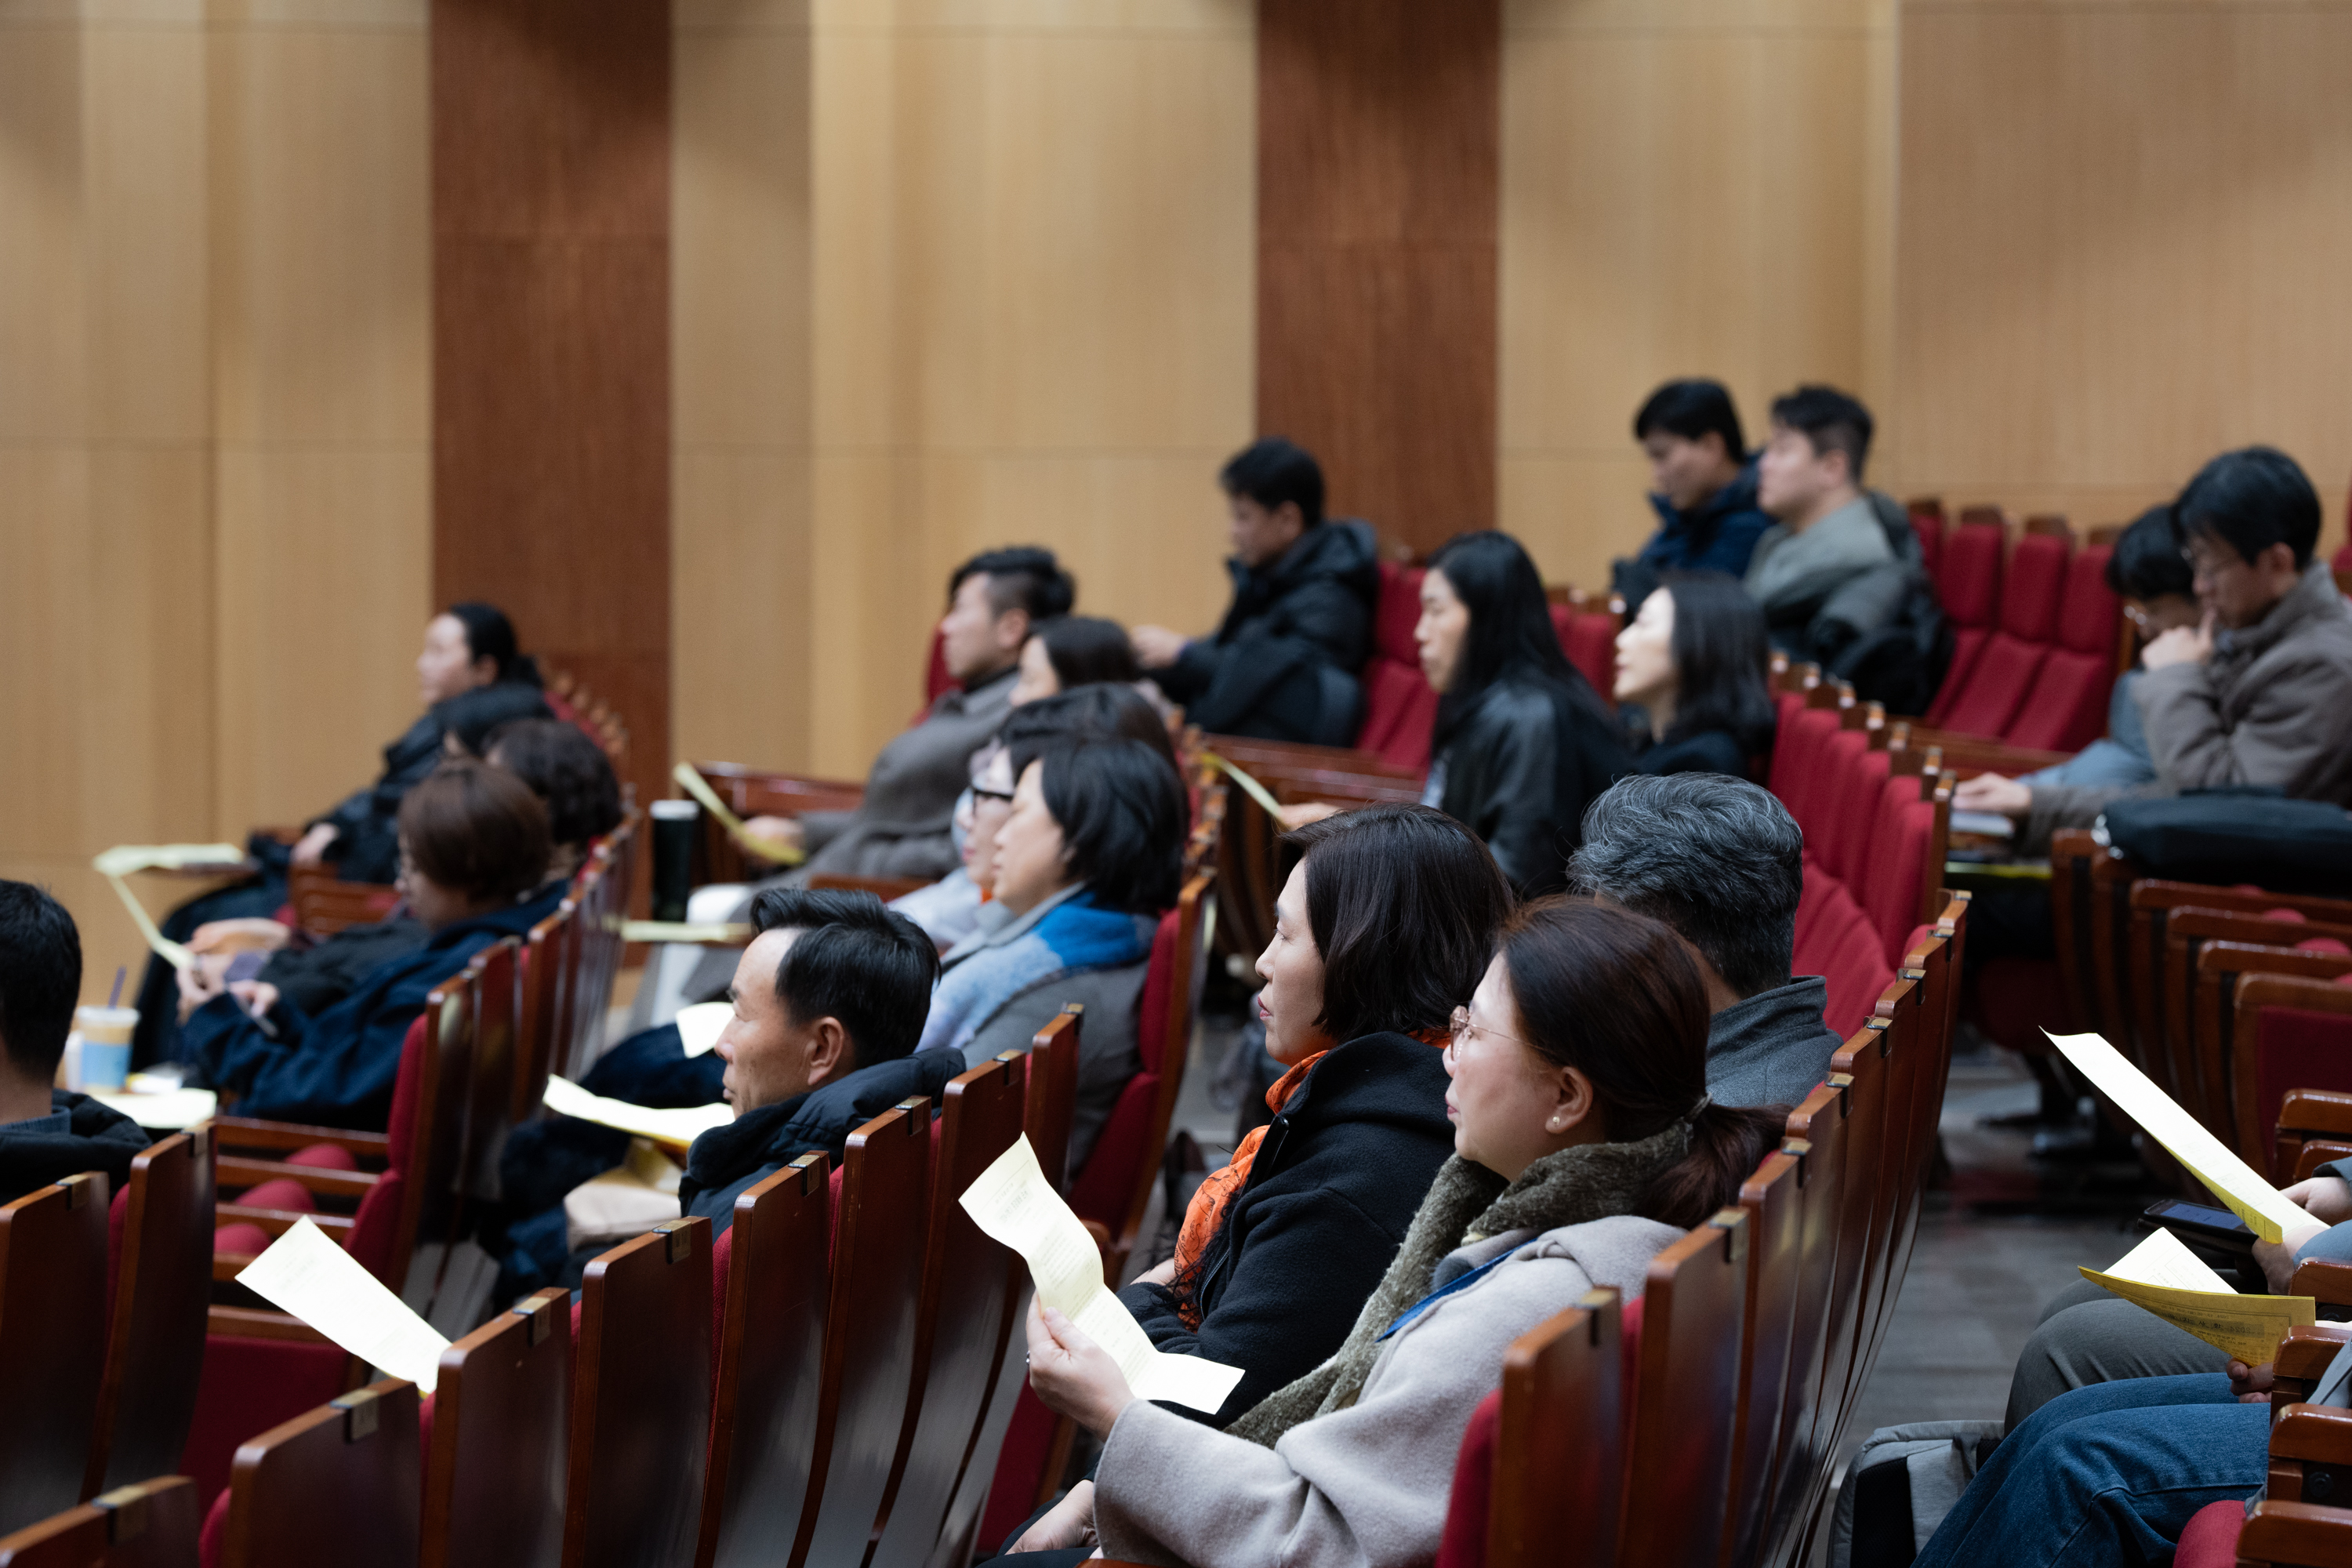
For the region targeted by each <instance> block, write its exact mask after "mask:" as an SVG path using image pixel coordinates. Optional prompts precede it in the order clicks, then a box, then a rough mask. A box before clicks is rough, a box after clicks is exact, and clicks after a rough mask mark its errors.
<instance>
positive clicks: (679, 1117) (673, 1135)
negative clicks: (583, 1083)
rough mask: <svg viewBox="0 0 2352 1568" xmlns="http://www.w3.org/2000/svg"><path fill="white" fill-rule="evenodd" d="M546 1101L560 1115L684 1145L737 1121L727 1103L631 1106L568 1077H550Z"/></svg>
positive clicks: (550, 1108) (548, 1106)
mask: <svg viewBox="0 0 2352 1568" xmlns="http://www.w3.org/2000/svg"><path fill="white" fill-rule="evenodd" d="M545 1104H546V1106H547V1109H548V1110H552V1111H553V1112H555V1113H556V1114H557V1115H558V1116H576V1117H578V1118H580V1120H581V1121H593V1122H596V1123H597V1124H599V1125H600V1126H604V1127H617V1128H619V1129H620V1130H621V1131H624V1132H634V1133H635V1134H636V1135H637V1136H638V1137H640V1138H651V1139H655V1140H656V1141H657V1142H663V1143H675V1144H677V1145H678V1146H679V1147H681V1148H683V1147H685V1146H687V1145H688V1144H690V1143H692V1142H694V1141H695V1140H696V1139H697V1138H699V1137H701V1136H702V1135H703V1134H704V1133H706V1132H708V1131H710V1130H711V1129H712V1128H714V1127H724V1126H726V1125H727V1124H728V1123H729V1122H730V1121H734V1120H735V1110H734V1108H733V1107H732V1106H730V1105H727V1104H725V1103H723V1102H722V1103H720V1104H718V1105H698V1106H693V1107H690V1108H688V1109H684V1110H669V1109H665V1108H661V1107H656V1106H651V1105H631V1104H630V1103H629V1102H628V1101H627V1100H607V1099H605V1098H604V1096H603V1095H601V1094H591V1093H589V1092H588V1091H587V1090H586V1089H583V1088H581V1087H580V1086H579V1085H578V1084H576V1083H573V1082H572V1080H571V1079H568V1078H550V1079H548V1080H547V1095H546V1099H545Z"/></svg>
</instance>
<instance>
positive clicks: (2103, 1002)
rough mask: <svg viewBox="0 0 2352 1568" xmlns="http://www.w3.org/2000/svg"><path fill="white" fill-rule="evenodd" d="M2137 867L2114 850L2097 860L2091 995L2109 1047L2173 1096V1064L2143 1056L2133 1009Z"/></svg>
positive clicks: (2093, 876) (2093, 885)
mask: <svg viewBox="0 0 2352 1568" xmlns="http://www.w3.org/2000/svg"><path fill="white" fill-rule="evenodd" d="M2136 876H2137V872H2136V870H2135V869H2134V868H2133V866H2132V863H2131V862H2130V861H2129V860H2127V859H2126V858H2124V857H2123V856H2122V855H2120V854H2117V853H2116V852H2115V851H2113V850H2110V851H2108V852H2106V853H2105V854H2102V855H2095V856H2094V857H2092V858H2091V897H2090V918H2089V921H2087V922H2086V923H2087V924H2088V925H2089V927H2090V931H2091V981H2090V985H2091V992H2092V994H2093V995H2094V996H2095V997H2096V998H2097V1001H2098V1009H2099V1011H2098V1016H2099V1017H2100V1018H2101V1019H2102V1020H2104V1022H2105V1026H2106V1027H2105V1034H2106V1037H2107V1043H2108V1044H2109V1045H2111V1046H2113V1047H2116V1049H2117V1050H2119V1051H2121V1052H2123V1053H2124V1055H2125V1056H2126V1058H2130V1060H2131V1061H2132V1064H2133V1065H2134V1066H2136V1067H2137V1068H2139V1070H2140V1071H2142V1072H2144V1073H2146V1074H2147V1076H2148V1078H2149V1079H2150V1080H2151V1081H2153V1082H2154V1083H2155V1084H2156V1086H2157V1087H2158V1089H2163V1090H2164V1091H2165V1092H2166V1093H2167V1094H2169V1093H2171V1092H2172V1089H2173V1085H2172V1083H2171V1074H2170V1072H2169V1070H2168V1065H2167V1064H2166V1063H2163V1062H2152V1061H2149V1060H2147V1058H2144V1057H2142V1056H2141V1055H2140V1054H2139V1027H2138V1021H2137V1019H2135V1018H2134V1017H2133V1016H2132V1008H2131V889H2132V882H2133V879H2134V878H2135V877H2136Z"/></svg>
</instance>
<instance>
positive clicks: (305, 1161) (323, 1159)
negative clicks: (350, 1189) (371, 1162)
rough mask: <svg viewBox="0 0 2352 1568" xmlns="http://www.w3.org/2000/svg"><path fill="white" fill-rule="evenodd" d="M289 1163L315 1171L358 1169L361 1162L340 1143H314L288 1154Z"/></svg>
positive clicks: (287, 1160)
mask: <svg viewBox="0 0 2352 1568" xmlns="http://www.w3.org/2000/svg"><path fill="white" fill-rule="evenodd" d="M285 1163H287V1164H289V1165H303V1166H307V1167H308V1168H310V1169H311V1170H313V1171H356V1170H358V1169H359V1168H360V1163H359V1161H358V1160H357V1159H355V1158H353V1157H352V1152H351V1151H350V1150H349V1149H346V1148H344V1147H343V1146H342V1145H341V1144H340V1143H313V1144H311V1145H310V1147H309V1148H307V1149H297V1150H295V1151H294V1152H292V1153H291V1154H289V1155H287V1156H286V1162H285Z"/></svg>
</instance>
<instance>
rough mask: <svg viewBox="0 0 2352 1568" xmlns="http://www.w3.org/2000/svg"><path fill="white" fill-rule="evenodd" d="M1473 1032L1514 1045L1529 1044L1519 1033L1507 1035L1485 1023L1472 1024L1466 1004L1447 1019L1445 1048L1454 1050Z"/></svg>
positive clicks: (1529, 1047) (1456, 1009) (1530, 1048)
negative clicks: (1488, 1026) (1464, 1037)
mask: <svg viewBox="0 0 2352 1568" xmlns="http://www.w3.org/2000/svg"><path fill="white" fill-rule="evenodd" d="M1473 1034H1475V1035H1491V1036H1493V1037H1495V1038H1496V1039H1498V1040H1508V1041H1510V1042H1511V1043H1512V1044H1513V1045H1517V1046H1527V1045H1528V1043H1527V1041H1525V1040H1523V1039H1520V1038H1519V1037H1518V1036H1517V1035H1507V1034H1505V1033H1503V1031H1502V1030H1500V1029H1490V1028H1487V1027H1486V1026H1485V1025H1484V1024H1476V1025H1474V1024H1472V1023H1471V1022H1470V1009H1469V1008H1468V1007H1466V1006H1465V1007H1456V1008H1455V1009H1454V1016H1453V1017H1451V1018H1449V1019H1447V1020H1446V1031H1445V1048H1446V1049H1447V1050H1452V1049H1453V1048H1454V1047H1455V1046H1457V1045H1460V1044H1461V1043H1462V1037H1463V1036H1465V1035H1473ZM1528 1049H1529V1050H1533V1049H1535V1047H1533V1046H1528Z"/></svg>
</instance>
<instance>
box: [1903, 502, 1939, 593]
mask: <svg viewBox="0 0 2352 1568" xmlns="http://www.w3.org/2000/svg"><path fill="white" fill-rule="evenodd" d="M1911 531H1912V533H1913V535H1915V536H1916V538H1917V539H1918V541H1919V564H1920V565H1921V566H1923V567H1925V568H1926V569H1927V581H1929V582H1930V583H1932V582H1934V581H1935V580H1936V578H1937V574H1940V573H1941V572H1942V571H1943V569H1944V520H1943V519H1942V518H1941V517H1939V516H1937V514H1936V513H1934V512H1932V511H1915V512H1913V513H1912V514H1911Z"/></svg>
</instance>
